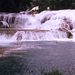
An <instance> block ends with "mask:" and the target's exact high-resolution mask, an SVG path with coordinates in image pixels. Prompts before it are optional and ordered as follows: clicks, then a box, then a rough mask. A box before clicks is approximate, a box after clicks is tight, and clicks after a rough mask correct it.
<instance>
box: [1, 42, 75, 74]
mask: <svg viewBox="0 0 75 75" xmlns="http://www.w3.org/2000/svg"><path fill="white" fill-rule="evenodd" d="M2 48H3V49H8V51H9V53H8V54H7V56H6V57H3V58H0V75H41V72H42V70H43V71H44V72H50V71H51V70H55V69H57V70H59V71H60V72H61V73H63V74H64V75H71V74H72V75H75V72H74V71H75V42H60V41H59V42H56V41H55V42H52V41H50V42H49V41H34V42H33V41H30V42H27V41H26V42H13V43H9V44H7V45H5V46H3V47H0V49H2Z"/></svg>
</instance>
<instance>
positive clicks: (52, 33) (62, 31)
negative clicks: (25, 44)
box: [0, 10, 75, 41]
mask: <svg viewBox="0 0 75 75" xmlns="http://www.w3.org/2000/svg"><path fill="white" fill-rule="evenodd" d="M74 15H75V10H58V11H47V10H46V11H42V12H40V13H37V14H28V11H25V12H24V13H7V14H6V13H1V14H0V21H1V22H2V23H1V28H0V39H1V38H2V39H3V37H4V38H6V39H7V37H8V39H9V37H10V38H12V37H14V36H15V37H14V38H13V40H15V38H16V37H18V35H20V37H21V38H20V40H49V41H50V40H54V39H69V38H70V39H73V40H74V38H75V34H74V33H75V31H74V29H75V18H74ZM7 23H8V25H7ZM2 25H3V26H7V27H8V28H7V27H4V29H3V27H2ZM6 28H7V29H6ZM12 31H13V32H14V34H13V36H11V34H12V33H13V32H12ZM9 32H10V35H7V34H8V33H9ZM2 33H3V34H2ZM6 36H7V37H6ZM29 36H30V37H29ZM22 38H23V39H22ZM6 39H5V40H6ZM3 40H4V39H3Z"/></svg>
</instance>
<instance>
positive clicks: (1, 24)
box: [0, 21, 9, 28]
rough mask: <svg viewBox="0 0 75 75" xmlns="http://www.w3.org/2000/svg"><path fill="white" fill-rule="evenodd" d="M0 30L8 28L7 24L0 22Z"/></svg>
mask: <svg viewBox="0 0 75 75" xmlns="http://www.w3.org/2000/svg"><path fill="white" fill-rule="evenodd" d="M0 28H9V24H8V23H7V22H5V21H0Z"/></svg>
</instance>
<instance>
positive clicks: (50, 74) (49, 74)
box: [41, 70, 63, 75]
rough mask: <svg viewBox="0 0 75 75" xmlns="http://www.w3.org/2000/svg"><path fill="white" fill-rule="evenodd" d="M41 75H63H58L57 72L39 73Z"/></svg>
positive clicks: (59, 74) (60, 74)
mask: <svg viewBox="0 0 75 75" xmlns="http://www.w3.org/2000/svg"><path fill="white" fill-rule="evenodd" d="M41 75H63V74H62V73H60V72H59V71H58V70H53V71H50V72H43V71H42V72H41Z"/></svg>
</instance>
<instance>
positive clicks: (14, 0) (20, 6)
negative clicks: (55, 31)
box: [0, 0, 75, 12]
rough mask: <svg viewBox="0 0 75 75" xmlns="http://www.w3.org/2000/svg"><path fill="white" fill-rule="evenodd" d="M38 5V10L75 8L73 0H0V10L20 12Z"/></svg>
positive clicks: (74, 0)
mask: <svg viewBox="0 0 75 75" xmlns="http://www.w3.org/2000/svg"><path fill="white" fill-rule="evenodd" d="M35 6H39V8H40V11H43V10H46V9H47V7H50V9H51V10H59V9H75V0H66V1H65V0H0V12H20V11H25V10H27V9H29V10H30V9H31V8H33V7H35Z"/></svg>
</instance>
